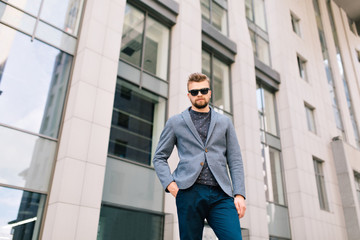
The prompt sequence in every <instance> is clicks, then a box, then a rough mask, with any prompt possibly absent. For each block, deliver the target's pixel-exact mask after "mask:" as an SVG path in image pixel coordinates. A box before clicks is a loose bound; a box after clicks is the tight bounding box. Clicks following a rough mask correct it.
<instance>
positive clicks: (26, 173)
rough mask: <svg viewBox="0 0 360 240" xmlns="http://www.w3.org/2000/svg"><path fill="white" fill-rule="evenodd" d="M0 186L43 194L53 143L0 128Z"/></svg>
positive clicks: (49, 170) (49, 171) (53, 153)
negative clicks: (31, 190) (7, 185)
mask: <svg viewBox="0 0 360 240" xmlns="http://www.w3.org/2000/svg"><path fill="white" fill-rule="evenodd" d="M0 146H1V149H2V151H0V159H1V160H0V183H3V184H9V185H14V186H18V187H25V188H27V189H34V190H38V191H44V192H45V191H47V190H48V186H49V181H50V174H51V168H52V165H53V164H52V163H53V160H54V157H55V150H56V142H54V141H50V140H46V139H44V138H40V137H37V136H33V135H30V134H26V133H23V132H20V131H16V130H12V129H9V128H6V127H0Z"/></svg>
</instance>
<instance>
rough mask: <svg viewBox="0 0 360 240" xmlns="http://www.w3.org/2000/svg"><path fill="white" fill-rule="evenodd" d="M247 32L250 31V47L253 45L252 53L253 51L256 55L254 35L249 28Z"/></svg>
mask: <svg viewBox="0 0 360 240" xmlns="http://www.w3.org/2000/svg"><path fill="white" fill-rule="evenodd" d="M249 33H250V39H251V44H252V47H253V53H254V55H255V56H257V54H256V35H255V33H254V32H253V31H252V30H250V29H249Z"/></svg>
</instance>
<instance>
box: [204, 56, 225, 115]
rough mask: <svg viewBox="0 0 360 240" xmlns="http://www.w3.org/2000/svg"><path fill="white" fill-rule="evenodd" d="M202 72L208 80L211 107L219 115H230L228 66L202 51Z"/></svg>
mask: <svg viewBox="0 0 360 240" xmlns="http://www.w3.org/2000/svg"><path fill="white" fill-rule="evenodd" d="M202 72H203V73H204V74H206V75H207V76H208V77H209V78H210V84H211V90H212V97H211V99H210V101H211V102H210V103H211V105H212V106H213V107H214V108H215V110H217V111H219V112H221V113H227V114H231V102H230V99H231V98H230V97H231V93H230V67H229V65H227V64H225V63H223V62H222V61H220V60H219V59H218V58H216V57H215V56H213V55H212V54H210V53H208V52H206V51H202Z"/></svg>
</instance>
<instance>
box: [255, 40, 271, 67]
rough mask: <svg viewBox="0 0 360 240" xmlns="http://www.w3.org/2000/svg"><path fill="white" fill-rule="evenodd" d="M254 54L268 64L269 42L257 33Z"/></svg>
mask: <svg viewBox="0 0 360 240" xmlns="http://www.w3.org/2000/svg"><path fill="white" fill-rule="evenodd" d="M256 55H257V57H258V59H259V60H260V61H262V62H263V63H265V64H266V65H269V66H270V50H269V43H268V42H267V41H265V40H264V39H262V38H261V37H259V36H258V35H257V36H256Z"/></svg>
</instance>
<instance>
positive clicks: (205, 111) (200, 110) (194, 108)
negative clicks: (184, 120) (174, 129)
mask: <svg viewBox="0 0 360 240" xmlns="http://www.w3.org/2000/svg"><path fill="white" fill-rule="evenodd" d="M191 109H192V110H193V111H195V112H203V113H207V112H209V111H210V107H209V105H207V106H206V107H204V108H197V107H195V106H194V105H193V106H191Z"/></svg>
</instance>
